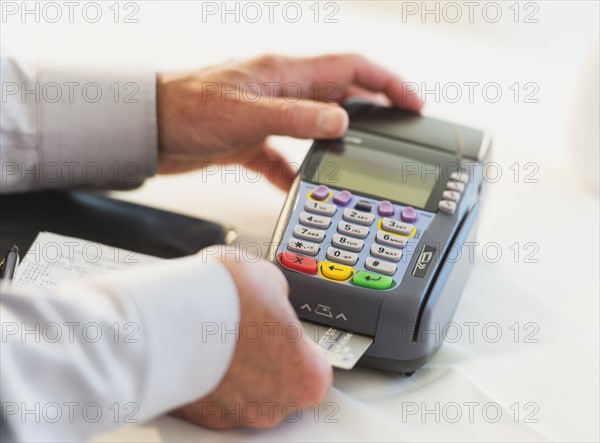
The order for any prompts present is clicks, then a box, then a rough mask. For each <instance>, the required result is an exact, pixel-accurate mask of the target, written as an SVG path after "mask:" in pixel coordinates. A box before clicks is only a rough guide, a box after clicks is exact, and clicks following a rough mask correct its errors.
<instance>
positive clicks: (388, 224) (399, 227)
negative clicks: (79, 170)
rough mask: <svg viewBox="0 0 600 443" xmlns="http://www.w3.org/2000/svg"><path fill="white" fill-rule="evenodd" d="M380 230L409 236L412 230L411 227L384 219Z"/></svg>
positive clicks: (408, 224) (407, 224)
mask: <svg viewBox="0 0 600 443" xmlns="http://www.w3.org/2000/svg"><path fill="white" fill-rule="evenodd" d="M381 228H382V229H385V230H386V231H390V232H394V233H396V234H400V235H410V233H411V232H412V230H413V225H411V224H410V223H403V222H399V221H396V220H393V219H391V218H387V217H386V218H384V219H383V220H382V222H381Z"/></svg>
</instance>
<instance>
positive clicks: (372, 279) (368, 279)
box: [352, 271, 394, 289]
mask: <svg viewBox="0 0 600 443" xmlns="http://www.w3.org/2000/svg"><path fill="white" fill-rule="evenodd" d="M352 284H353V285H356V286H362V287H364V288H371V289H390V288H391V287H392V286H393V285H394V280H392V278H391V277H385V276H383V275H378V274H371V273H370V272H365V271H360V272H357V273H356V274H354V277H353V278H352Z"/></svg>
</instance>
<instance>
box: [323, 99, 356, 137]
mask: <svg viewBox="0 0 600 443" xmlns="http://www.w3.org/2000/svg"><path fill="white" fill-rule="evenodd" d="M349 121H350V119H349V117H348V113H347V112H346V111H345V110H344V109H342V108H340V107H336V106H331V107H328V108H327V109H322V110H321V111H319V116H318V118H317V127H318V129H319V131H320V132H321V134H322V137H323V138H337V137H340V136H341V135H342V134H343V133H344V132H346V130H347V129H348V124H349Z"/></svg>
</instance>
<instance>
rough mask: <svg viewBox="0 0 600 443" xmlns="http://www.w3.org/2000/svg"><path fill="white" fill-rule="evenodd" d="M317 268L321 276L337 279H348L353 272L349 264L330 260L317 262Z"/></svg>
mask: <svg viewBox="0 0 600 443" xmlns="http://www.w3.org/2000/svg"><path fill="white" fill-rule="evenodd" d="M319 268H320V270H321V274H322V275H323V277H326V278H330V279H332V280H338V281H344V280H348V279H349V278H350V277H352V274H353V273H354V271H353V269H352V268H351V267H350V266H344V265H340V264H339V263H332V262H330V261H322V262H321V263H319Z"/></svg>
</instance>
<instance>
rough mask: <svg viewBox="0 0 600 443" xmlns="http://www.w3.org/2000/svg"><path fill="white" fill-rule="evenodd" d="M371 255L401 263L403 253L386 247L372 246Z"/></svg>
mask: <svg viewBox="0 0 600 443" xmlns="http://www.w3.org/2000/svg"><path fill="white" fill-rule="evenodd" d="M371 255H372V256H374V257H379V258H385V259H386V260H390V261H394V262H397V261H400V257H402V251H401V250H400V249H395V248H388V247H386V246H381V245H373V246H371Z"/></svg>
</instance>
